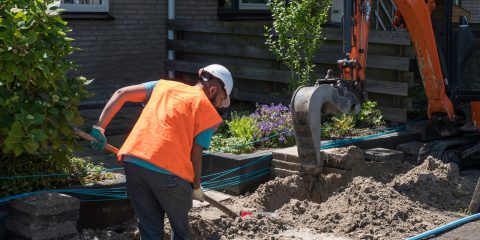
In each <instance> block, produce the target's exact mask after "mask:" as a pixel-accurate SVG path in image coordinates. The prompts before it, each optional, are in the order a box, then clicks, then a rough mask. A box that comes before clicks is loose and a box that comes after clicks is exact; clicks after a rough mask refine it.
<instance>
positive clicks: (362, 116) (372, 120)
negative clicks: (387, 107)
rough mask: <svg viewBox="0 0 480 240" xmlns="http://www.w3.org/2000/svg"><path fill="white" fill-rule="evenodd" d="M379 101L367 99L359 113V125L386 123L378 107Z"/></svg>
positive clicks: (369, 125) (374, 125)
mask: <svg viewBox="0 0 480 240" xmlns="http://www.w3.org/2000/svg"><path fill="white" fill-rule="evenodd" d="M376 107H377V102H373V101H365V102H364V103H363V104H362V109H361V110H360V112H359V113H358V115H357V126H359V127H378V126H381V125H383V124H385V121H384V120H383V115H382V112H380V110H378V109H377V108H376Z"/></svg>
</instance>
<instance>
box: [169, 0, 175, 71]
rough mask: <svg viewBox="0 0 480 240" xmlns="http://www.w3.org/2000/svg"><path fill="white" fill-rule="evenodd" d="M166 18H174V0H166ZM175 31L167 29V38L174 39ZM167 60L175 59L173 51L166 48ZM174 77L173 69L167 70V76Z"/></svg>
mask: <svg viewBox="0 0 480 240" xmlns="http://www.w3.org/2000/svg"><path fill="white" fill-rule="evenodd" d="M167 8H168V20H173V19H175V0H168V6H167ZM174 38H175V32H174V31H173V30H171V29H168V32H167V39H168V40H174ZM168 60H169V61H173V60H175V51H173V50H168ZM174 77H175V72H174V71H173V70H169V71H168V78H169V79H173V78H174Z"/></svg>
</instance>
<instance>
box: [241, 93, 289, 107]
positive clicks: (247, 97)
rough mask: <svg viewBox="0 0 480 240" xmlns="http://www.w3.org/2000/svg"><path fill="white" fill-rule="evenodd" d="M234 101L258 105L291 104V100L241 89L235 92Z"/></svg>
mask: <svg viewBox="0 0 480 240" xmlns="http://www.w3.org/2000/svg"><path fill="white" fill-rule="evenodd" d="M232 98H233V99H237V100H242V101H247V102H256V103H265V104H270V103H281V104H283V105H285V106H288V105H289V104H290V99H287V98H280V97H271V96H269V95H266V94H260V93H252V92H246V91H242V90H239V89H235V91H234V92H233V96H232Z"/></svg>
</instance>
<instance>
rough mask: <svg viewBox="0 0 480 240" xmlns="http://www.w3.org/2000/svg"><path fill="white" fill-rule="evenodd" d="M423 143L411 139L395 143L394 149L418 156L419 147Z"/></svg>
mask: <svg viewBox="0 0 480 240" xmlns="http://www.w3.org/2000/svg"><path fill="white" fill-rule="evenodd" d="M423 144H425V143H424V142H419V141H412V142H407V143H403V144H399V145H397V148H396V149H397V150H398V151H401V152H403V153H406V154H410V155H415V156H418V152H419V151H420V148H422V146H423Z"/></svg>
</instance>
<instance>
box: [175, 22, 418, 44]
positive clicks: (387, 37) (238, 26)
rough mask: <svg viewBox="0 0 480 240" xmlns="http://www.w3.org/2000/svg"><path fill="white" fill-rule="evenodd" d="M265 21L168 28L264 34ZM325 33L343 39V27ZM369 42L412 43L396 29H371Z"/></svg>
mask: <svg viewBox="0 0 480 240" xmlns="http://www.w3.org/2000/svg"><path fill="white" fill-rule="evenodd" d="M264 25H265V24H263V23H252V22H250V23H248V22H219V21H197V20H195V21H192V20H168V22H167V28H168V29H172V30H177V31H186V32H203V33H222V34H237V35H254V36H264V34H265V30H264ZM323 31H324V34H325V36H326V38H327V40H337V41H342V39H343V37H342V36H343V35H342V29H340V28H331V27H324V28H323ZM368 42H369V43H381V44H393V45H404V46H409V45H411V42H410V34H409V33H408V32H395V31H370V34H369V38H368Z"/></svg>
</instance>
